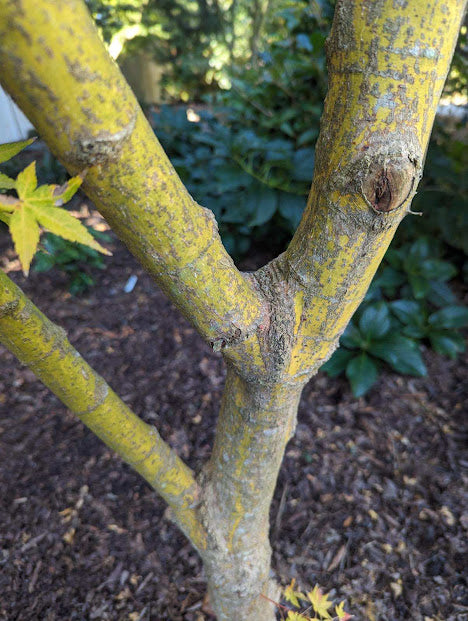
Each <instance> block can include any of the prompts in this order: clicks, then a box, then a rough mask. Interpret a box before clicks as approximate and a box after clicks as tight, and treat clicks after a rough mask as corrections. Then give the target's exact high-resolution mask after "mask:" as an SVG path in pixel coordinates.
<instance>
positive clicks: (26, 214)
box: [9, 207, 39, 276]
mask: <svg viewBox="0 0 468 621" xmlns="http://www.w3.org/2000/svg"><path fill="white" fill-rule="evenodd" d="M9 224H10V233H11V237H12V238H13V243H14V244H15V250H16V252H17V253H18V256H19V259H20V261H21V266H22V268H23V273H24V275H25V276H27V275H28V273H29V266H30V265H31V260H32V258H33V256H34V253H35V252H36V248H37V244H38V243H39V227H38V225H37V222H36V218H35V216H34V214H33V213H32V211H31V209H29V208H28V207H23V208H22V209H17V210H16V211H15V212H14V213H13V214H12V216H11V218H10V223H9Z"/></svg>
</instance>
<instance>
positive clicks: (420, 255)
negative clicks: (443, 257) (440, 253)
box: [408, 237, 434, 260]
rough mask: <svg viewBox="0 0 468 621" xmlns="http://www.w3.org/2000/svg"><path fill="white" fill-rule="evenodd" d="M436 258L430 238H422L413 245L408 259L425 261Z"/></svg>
mask: <svg viewBox="0 0 468 621" xmlns="http://www.w3.org/2000/svg"><path fill="white" fill-rule="evenodd" d="M431 255H432V256H434V248H433V243H432V242H431V240H430V239H429V238H428V237H420V238H419V239H417V240H416V241H415V242H414V243H412V244H411V246H410V249H409V252H408V257H410V258H411V259H417V260H423V259H428V258H429V257H430V256H431Z"/></svg>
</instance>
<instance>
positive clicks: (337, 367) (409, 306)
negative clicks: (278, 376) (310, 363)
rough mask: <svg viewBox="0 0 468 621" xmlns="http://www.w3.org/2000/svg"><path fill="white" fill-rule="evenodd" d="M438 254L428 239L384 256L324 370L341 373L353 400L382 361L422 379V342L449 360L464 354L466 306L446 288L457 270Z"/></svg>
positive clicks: (367, 385) (368, 384)
mask: <svg viewBox="0 0 468 621" xmlns="http://www.w3.org/2000/svg"><path fill="white" fill-rule="evenodd" d="M440 254H441V245H440V244H437V243H435V242H434V240H433V239H432V238H421V239H418V240H417V241H415V242H413V243H408V244H405V245H404V246H402V247H401V248H399V249H396V250H395V249H392V250H389V251H388V252H387V254H386V256H385V259H384V261H383V263H382V265H381V267H380V268H379V270H378V272H377V274H376V277H375V278H374V281H373V283H372V285H371V288H370V289H369V292H368V294H367V296H366V298H365V299H364V302H363V303H362V304H361V306H360V307H359V309H358V310H357V312H356V313H355V315H354V317H353V318H352V320H351V322H350V323H349V325H348V327H347V328H346V330H345V332H344V333H343V335H342V337H341V339H340V348H339V349H338V350H337V351H336V352H335V353H334V354H333V356H332V357H331V358H330V360H329V361H328V362H326V363H325V364H324V365H323V366H322V370H323V371H325V372H326V373H327V374H328V375H330V376H331V377H336V376H338V375H340V374H341V373H345V374H346V377H347V378H348V380H349V382H350V384H351V388H352V390H353V394H354V395H355V396H356V397H359V396H361V395H364V394H365V393H366V392H367V391H368V390H369V388H371V386H372V385H373V384H374V383H375V382H376V380H377V378H378V375H379V371H380V369H381V368H382V363H385V364H387V365H388V366H390V367H391V368H392V369H393V370H394V371H397V372H398V373H402V374H405V375H414V376H422V375H425V374H426V367H425V365H424V362H423V360H422V357H421V351H420V344H421V343H424V344H425V345H426V346H428V347H429V346H430V347H432V349H433V350H434V351H436V352H437V353H439V354H444V355H446V356H449V357H450V358H456V357H457V355H458V354H459V353H460V352H462V351H464V350H465V342H464V339H463V337H462V335H461V334H460V328H463V327H465V326H467V325H468V308H467V307H466V306H462V305H460V304H459V302H458V300H457V297H456V295H455V294H454V292H453V291H452V289H451V288H450V287H449V285H448V284H447V281H448V280H450V279H452V278H453V277H454V276H456V275H457V273H458V270H457V268H456V266H455V265H454V264H453V263H451V262H449V261H447V260H443V259H442V258H441V257H440ZM395 298H396V299H395Z"/></svg>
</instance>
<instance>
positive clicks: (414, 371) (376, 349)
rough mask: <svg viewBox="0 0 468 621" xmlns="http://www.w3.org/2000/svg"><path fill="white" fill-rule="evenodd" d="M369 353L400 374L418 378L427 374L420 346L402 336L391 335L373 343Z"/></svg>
mask: <svg viewBox="0 0 468 621" xmlns="http://www.w3.org/2000/svg"><path fill="white" fill-rule="evenodd" d="M369 352H370V353H371V354H372V355H373V356H375V357H376V358H380V359H381V360H384V361H385V362H386V363H387V364H389V365H390V366H391V367H392V368H393V369H395V371H398V372H399V373H403V374H408V375H415V376H417V377H421V376H423V375H426V373H427V370H426V367H425V365H424V362H423V359H422V357H421V352H420V351H419V347H418V345H417V344H416V343H415V342H414V341H413V340H411V339H409V338H406V337H405V336H402V335H401V334H391V335H389V336H387V337H385V338H383V339H381V340H380V341H375V342H374V343H371V345H370V347H369Z"/></svg>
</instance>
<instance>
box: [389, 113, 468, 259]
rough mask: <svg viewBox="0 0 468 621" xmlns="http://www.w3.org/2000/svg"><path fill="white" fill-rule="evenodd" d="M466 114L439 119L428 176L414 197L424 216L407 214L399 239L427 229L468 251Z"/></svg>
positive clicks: (434, 133)
mask: <svg viewBox="0 0 468 621" xmlns="http://www.w3.org/2000/svg"><path fill="white" fill-rule="evenodd" d="M467 120H468V112H466V114H465V118H464V119H463V120H460V121H458V122H455V121H450V119H447V117H443V118H441V119H439V120H436V123H435V126H434V131H433V133H432V138H431V141H430V144H429V149H428V153H427V159H426V165H425V170H424V176H423V178H422V180H421V183H420V185H419V188H418V192H417V194H416V196H415V197H414V200H413V206H412V209H413V211H417V212H422V213H423V217H422V218H405V220H404V221H403V223H402V225H401V227H400V231H399V233H398V239H402V240H404V239H414V237H415V236H416V235H421V233H425V234H426V235H433V236H434V237H435V238H442V239H443V241H444V242H445V243H447V244H448V245H450V246H453V247H454V248H457V249H459V250H462V251H463V252H464V253H465V254H468V204H467V196H468V149H467V145H466V141H467V139H468V131H467V129H466V121H467Z"/></svg>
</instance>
